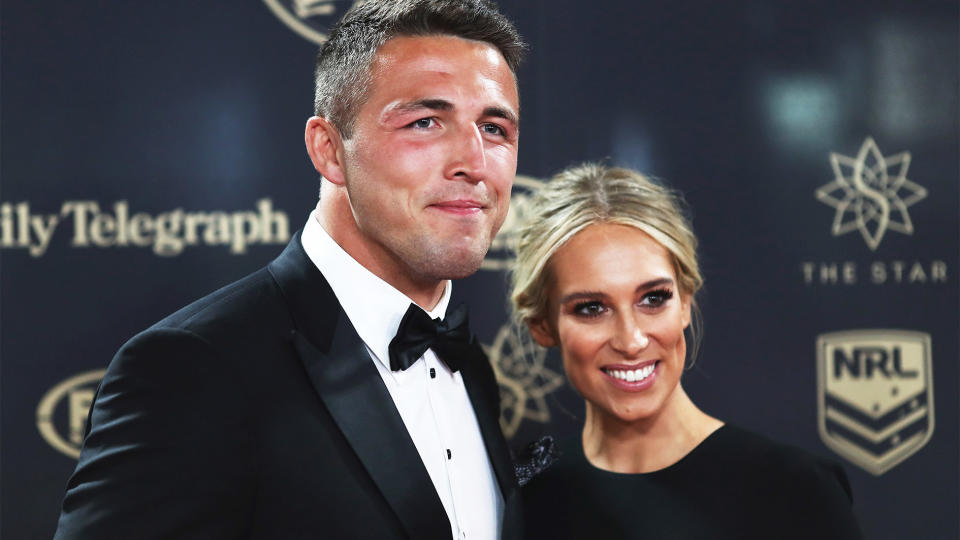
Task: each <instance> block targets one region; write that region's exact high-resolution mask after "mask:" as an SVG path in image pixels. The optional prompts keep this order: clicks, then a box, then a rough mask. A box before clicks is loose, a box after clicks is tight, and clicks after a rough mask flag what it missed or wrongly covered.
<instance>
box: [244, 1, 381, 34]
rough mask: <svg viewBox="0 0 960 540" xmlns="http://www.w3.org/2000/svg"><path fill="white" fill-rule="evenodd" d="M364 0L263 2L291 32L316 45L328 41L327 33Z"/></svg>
mask: <svg viewBox="0 0 960 540" xmlns="http://www.w3.org/2000/svg"><path fill="white" fill-rule="evenodd" d="M362 1H363V0H263V3H264V4H266V5H267V7H269V8H270V11H272V12H273V14H274V15H276V16H277V18H278V19H280V20H281V21H283V23H284V24H286V25H287V26H288V27H289V28H290V29H291V30H293V31H294V32H296V33H298V34H300V35H301V36H302V37H304V38H305V39H308V40H310V41H312V42H314V43H316V44H318V45H319V44H321V43H323V42H324V41H326V40H327V31H328V30H329V29H330V27H331V26H333V23H335V22H337V21H338V20H340V17H343V14H344V13H346V12H347V11H348V10H349V9H350V8H351V7H353V5H354V4H357V3H360V2H362Z"/></svg>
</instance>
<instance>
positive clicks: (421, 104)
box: [388, 98, 453, 113]
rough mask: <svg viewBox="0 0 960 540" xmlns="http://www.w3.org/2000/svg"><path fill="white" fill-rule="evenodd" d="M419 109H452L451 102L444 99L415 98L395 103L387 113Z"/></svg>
mask: <svg viewBox="0 0 960 540" xmlns="http://www.w3.org/2000/svg"><path fill="white" fill-rule="evenodd" d="M419 109H430V110H434V111H449V110H452V109H453V103H450V102H449V101H447V100H445V99H436V98H427V99H416V100H413V101H405V102H403V103H397V104H396V105H394V106H392V107H390V110H389V111H388V113H394V112H399V113H403V112H409V111H416V110H419Z"/></svg>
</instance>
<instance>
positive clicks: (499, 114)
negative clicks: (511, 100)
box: [483, 107, 520, 126]
mask: <svg viewBox="0 0 960 540" xmlns="http://www.w3.org/2000/svg"><path fill="white" fill-rule="evenodd" d="M483 115H484V116H493V117H494V118H503V119H504V120H506V121H507V122H510V123H511V124H513V125H515V126H518V125H520V119H519V118H517V113H515V112H513V111H511V110H510V109H504V108H503V107H487V108H486V109H484V110H483Z"/></svg>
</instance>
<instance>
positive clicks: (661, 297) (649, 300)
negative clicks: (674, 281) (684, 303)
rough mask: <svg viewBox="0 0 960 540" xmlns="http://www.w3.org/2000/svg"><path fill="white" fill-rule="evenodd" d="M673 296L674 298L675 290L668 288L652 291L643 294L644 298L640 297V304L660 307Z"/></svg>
mask: <svg viewBox="0 0 960 540" xmlns="http://www.w3.org/2000/svg"><path fill="white" fill-rule="evenodd" d="M671 298H673V291H669V290H666V289H661V290H656V291H650V292H648V293H647V294H645V295H643V298H641V299H640V304H642V305H644V306H649V307H660V306H662V305H663V304H665V303H666V302H667V300H670V299H671Z"/></svg>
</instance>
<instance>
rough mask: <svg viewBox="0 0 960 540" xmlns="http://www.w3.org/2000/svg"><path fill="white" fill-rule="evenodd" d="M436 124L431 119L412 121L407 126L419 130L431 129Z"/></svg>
mask: <svg viewBox="0 0 960 540" xmlns="http://www.w3.org/2000/svg"><path fill="white" fill-rule="evenodd" d="M436 123H437V122H436V120H434V119H433V118H420V119H419V120H414V121H413V122H411V123H410V124H409V126H410V127H414V128H419V129H427V128H431V127H433V126H434V124H436Z"/></svg>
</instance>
